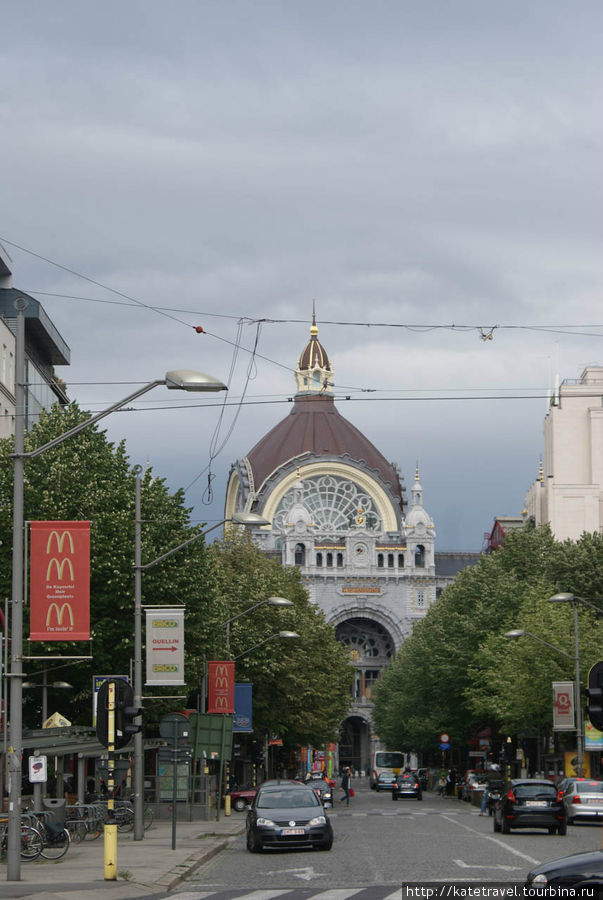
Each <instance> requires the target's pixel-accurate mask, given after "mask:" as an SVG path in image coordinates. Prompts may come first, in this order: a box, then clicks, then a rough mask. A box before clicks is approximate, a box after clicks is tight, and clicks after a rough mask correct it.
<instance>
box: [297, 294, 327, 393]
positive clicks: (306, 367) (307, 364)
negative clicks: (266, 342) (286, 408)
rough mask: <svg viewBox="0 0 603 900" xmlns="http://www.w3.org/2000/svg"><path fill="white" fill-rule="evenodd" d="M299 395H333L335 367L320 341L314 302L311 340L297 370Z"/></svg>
mask: <svg viewBox="0 0 603 900" xmlns="http://www.w3.org/2000/svg"><path fill="white" fill-rule="evenodd" d="M295 378H296V381H297V392H298V394H305V393H312V394H331V393H332V391H331V388H332V387H333V367H332V365H331V363H330V362H329V357H328V356H327V353H326V350H325V349H324V347H323V346H322V344H321V343H320V341H319V340H318V325H317V324H316V307H315V303H314V301H312V325H311V326H310V340H309V341H308V343H307V344H306V347H305V348H304V351H303V353H302V355H301V356H300V358H299V363H298V365H297V369H296V370H295Z"/></svg>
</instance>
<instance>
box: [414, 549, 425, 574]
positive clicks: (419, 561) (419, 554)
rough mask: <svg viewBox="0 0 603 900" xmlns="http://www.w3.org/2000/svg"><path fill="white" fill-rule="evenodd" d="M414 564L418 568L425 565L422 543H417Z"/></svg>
mask: <svg viewBox="0 0 603 900" xmlns="http://www.w3.org/2000/svg"><path fill="white" fill-rule="evenodd" d="M415 566H416V567H417V568H418V569H423V568H424V567H425V547H424V546H423V544H418V545H417V548H416V550H415Z"/></svg>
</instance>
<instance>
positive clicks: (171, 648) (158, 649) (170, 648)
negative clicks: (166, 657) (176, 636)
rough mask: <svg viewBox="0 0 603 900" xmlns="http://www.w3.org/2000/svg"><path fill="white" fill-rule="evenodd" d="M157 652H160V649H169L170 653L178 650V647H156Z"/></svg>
mask: <svg viewBox="0 0 603 900" xmlns="http://www.w3.org/2000/svg"><path fill="white" fill-rule="evenodd" d="M153 649H154V651H155V653H159V651H160V650H167V651H168V652H169V653H176V652H177V651H178V647H154V648H153Z"/></svg>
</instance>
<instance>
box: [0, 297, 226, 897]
mask: <svg viewBox="0 0 603 900" xmlns="http://www.w3.org/2000/svg"><path fill="white" fill-rule="evenodd" d="M26 307H27V300H26V299H25V298H24V297H19V298H17V300H15V308H16V310H17V315H16V328H15V445H14V453H13V454H12V456H13V466H14V482H13V545H12V589H11V671H10V731H9V740H10V747H9V752H8V769H9V773H10V792H9V806H8V840H7V851H6V879H7V881H20V880H21V775H22V768H21V757H22V754H23V716H22V702H23V570H24V535H23V529H24V509H23V493H24V463H25V460H26V459H34V458H35V457H36V456H40V455H41V454H42V453H45V452H46V451H47V450H50V449H52V448H53V447H57V446H58V445H59V444H62V443H63V441H66V440H67V439H68V438H70V437H73V436H75V435H76V434H79V432H80V431H83V430H84V429H85V428H89V427H90V426H91V425H94V424H95V423H96V422H98V421H100V420H101V419H103V418H104V417H105V416H108V415H110V414H111V413H112V412H115V411H116V410H118V409H121V408H122V407H123V406H126V405H127V404H128V403H131V402H132V401H133V400H135V399H137V398H138V397H141V396H142V395H143V394H146V393H147V392H148V391H151V390H153V388H155V387H158V386H159V385H165V386H166V387H168V388H169V389H170V390H176V389H178V390H185V391H224V390H227V388H226V385H225V384H222V382H221V381H218V379H216V378H214V377H213V376H211V375H206V374H204V373H203V372H193V371H191V370H188V369H180V370H175V371H172V372H167V373H166V375H165V378H162V379H159V380H156V381H151V382H149V384H146V385H144V386H143V387H141V388H139V389H138V390H136V391H134V392H133V393H132V394H129V395H128V396H127V397H124V399H123V400H120V401H119V402H117V403H113V404H112V405H111V406H109V407H108V408H107V409H105V410H102V411H101V412H99V413H97V414H96V415H94V416H91V417H90V418H88V419H86V420H85V421H84V422H80V424H79V425H76V426H75V427H74V428H70V429H69V430H68V431H66V432H65V433H64V434H61V435H59V436H58V437H56V438H54V439H53V440H51V441H47V443H45V444H42V445H41V446H40V447H37V448H36V449H35V450H32V451H30V452H28V453H26V452H25V318H24V315H23V313H24V310H25V309H26Z"/></svg>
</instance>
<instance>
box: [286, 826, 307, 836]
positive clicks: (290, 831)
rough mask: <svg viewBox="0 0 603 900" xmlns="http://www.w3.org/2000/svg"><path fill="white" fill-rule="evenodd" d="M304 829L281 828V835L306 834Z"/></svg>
mask: <svg viewBox="0 0 603 900" xmlns="http://www.w3.org/2000/svg"><path fill="white" fill-rule="evenodd" d="M305 833H306V832H305V831H304V829H303V828H281V834H282V835H285V834H305Z"/></svg>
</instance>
